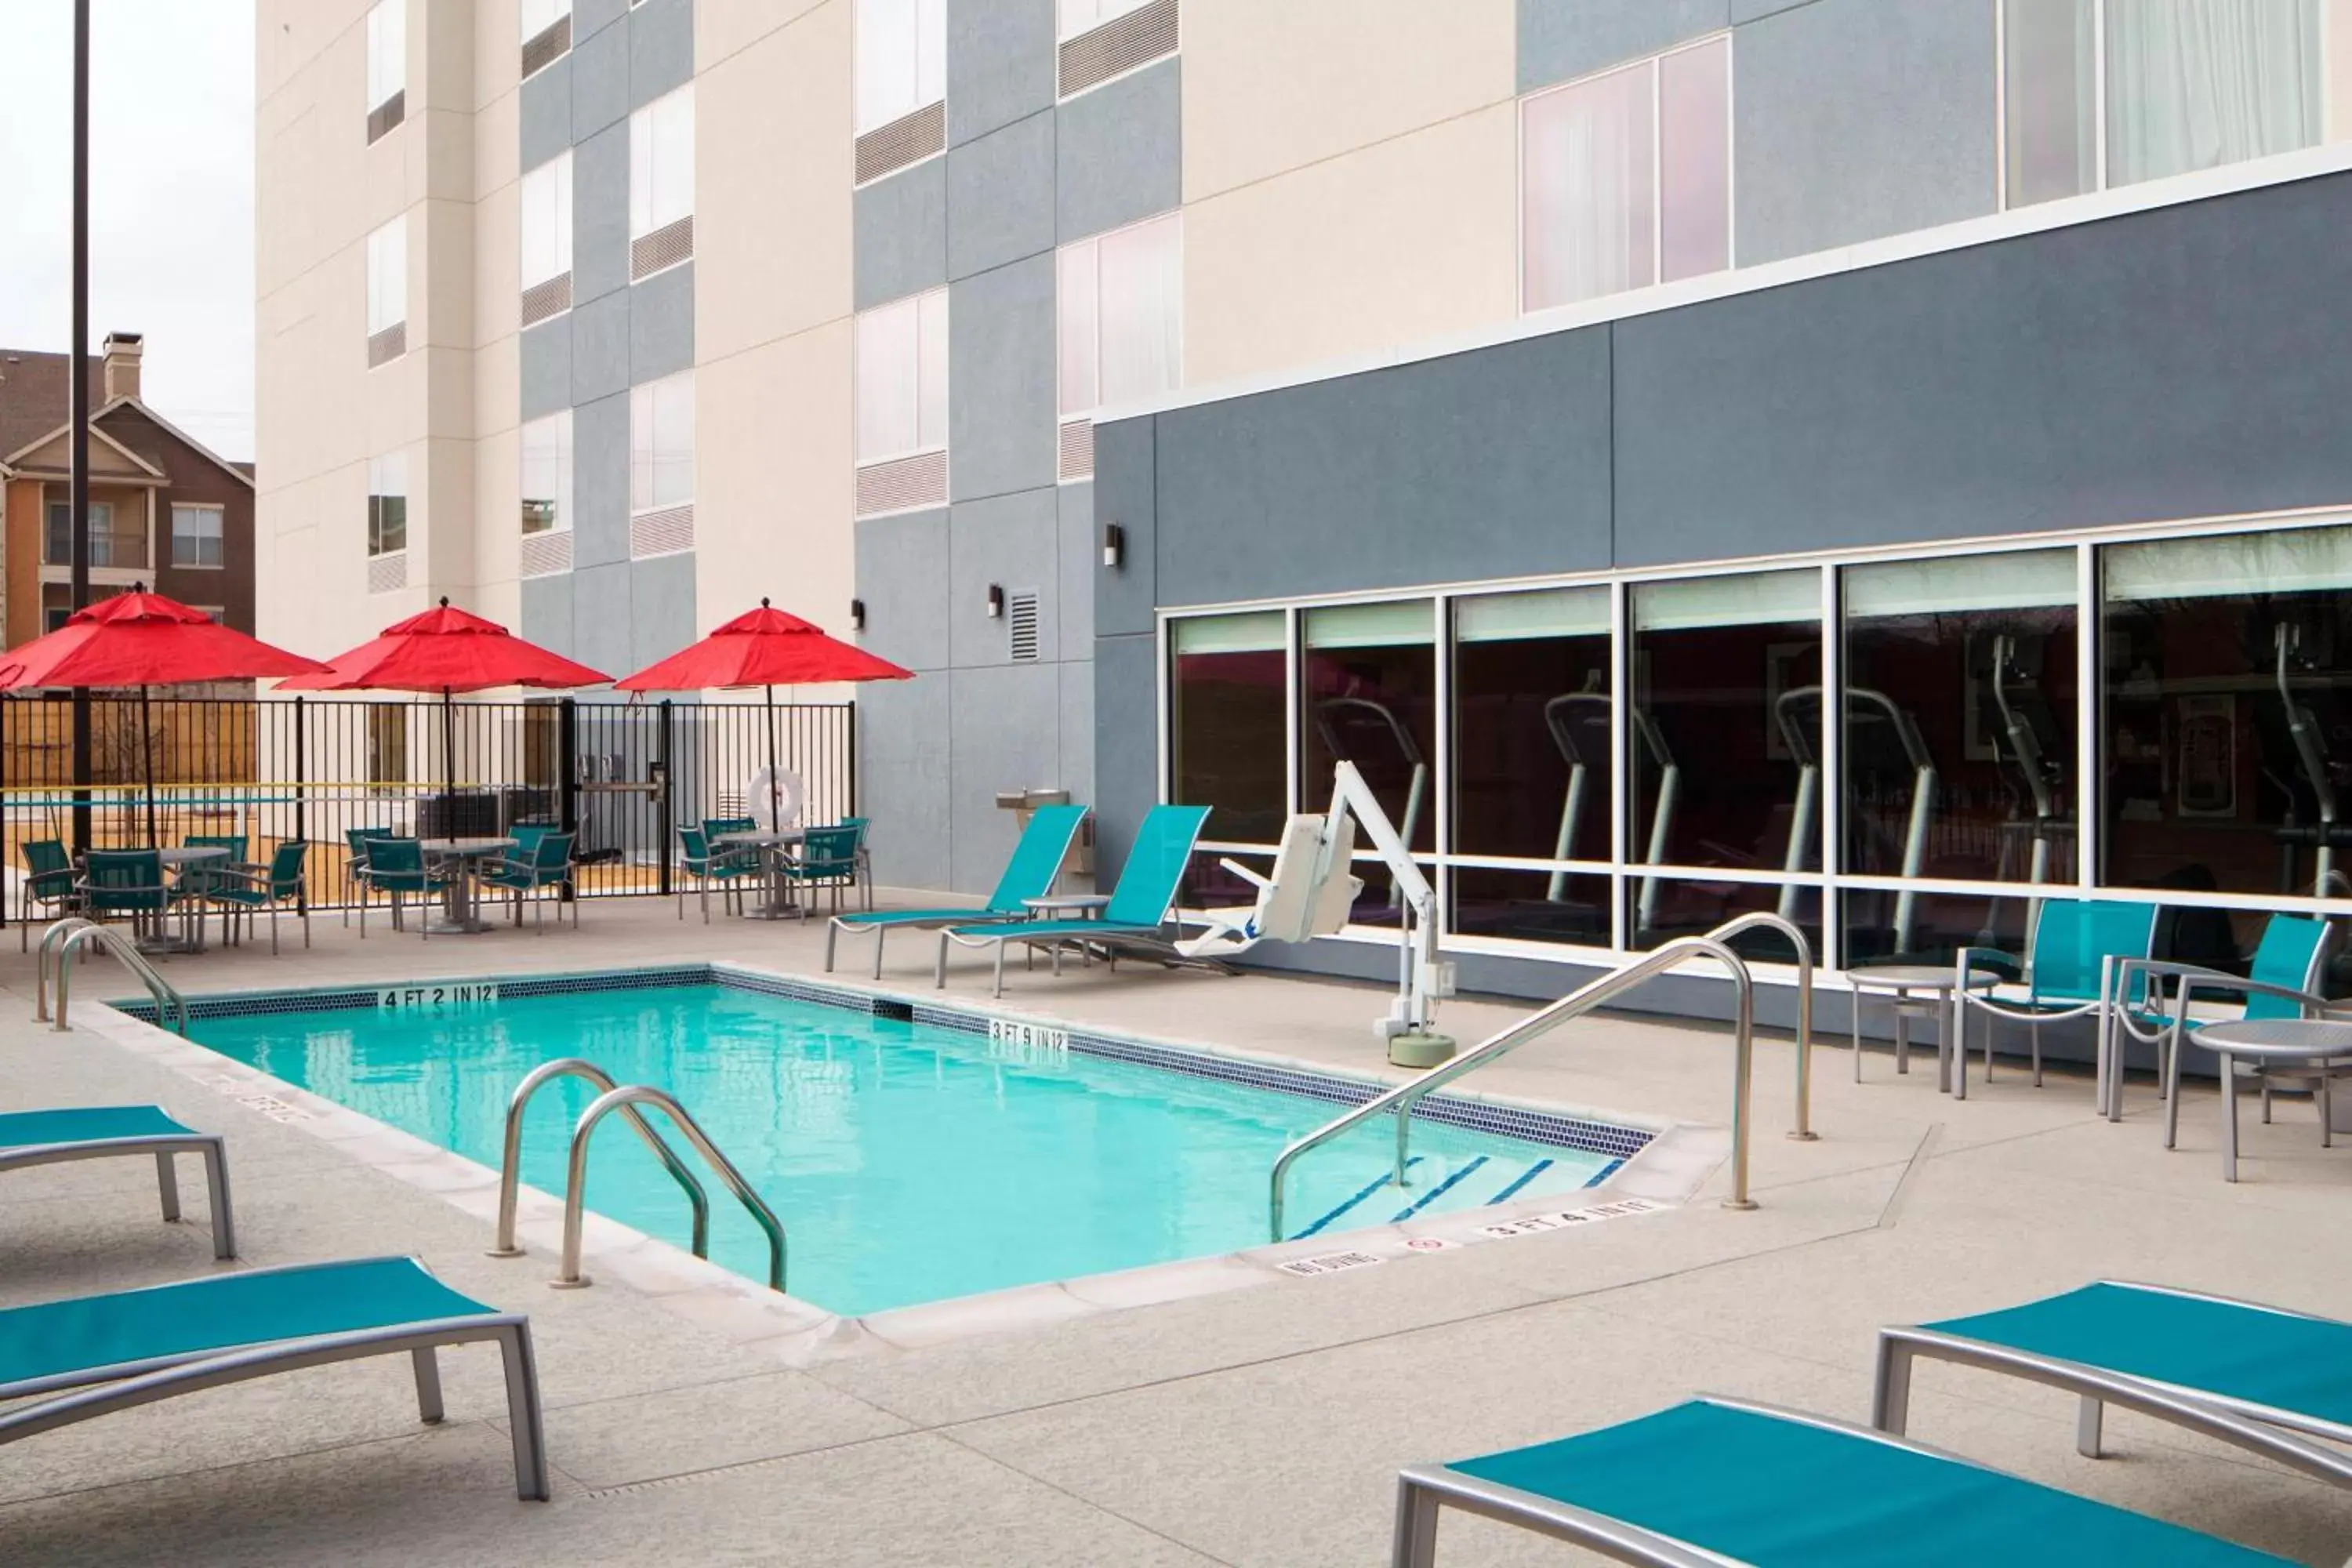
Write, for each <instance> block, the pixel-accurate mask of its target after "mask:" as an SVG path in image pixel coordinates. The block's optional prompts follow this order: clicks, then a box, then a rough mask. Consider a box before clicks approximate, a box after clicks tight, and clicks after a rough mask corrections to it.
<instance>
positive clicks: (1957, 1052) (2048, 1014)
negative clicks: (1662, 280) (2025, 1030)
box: [1952, 899, 2161, 1100]
mask: <svg viewBox="0 0 2352 1568" xmlns="http://www.w3.org/2000/svg"><path fill="white" fill-rule="evenodd" d="M2160 912H2161V911H2160V910H2159V909H2158V906H2157V905H2155V904H2143V903H2109V902H2105V901H2103V900H2094V899H2044V900H2042V903H2041V906H2040V909H2039V911H2038V912H2037V914H2036V915H2035V917H2034V921H2033V931H2032V936H2031V938H2030V939H2029V941H2028V942H2027V956H2026V963H2025V969H2024V972H2023V973H2022V974H2021V975H2020V976H2019V978H2018V982H2017V984H2019V985H2021V986H2022V987H2023V989H2024V992H2025V994H2024V995H2023V996H2015V995H2010V996H2004V995H2001V994H2000V993H1999V992H1997V991H1992V990H1988V989H1986V988H1985V987H1983V986H1982V985H1980V984H1977V982H1978V980H1979V977H1980V976H1984V975H1994V976H1998V977H2000V978H2002V979H2007V978H2008V977H2009V976H2010V975H2011V974H2012V973H2015V971H2016V963H2017V961H2016V960H2015V959H2014V958H2012V957H2011V955H2010V954H2008V953H2005V952H1996V951H1994V950H1993V949H1990V948H1982V947H1964V948H1962V949H1960V952H1959V976H1958V986H1957V987H1956V989H1955V994H1954V996H1953V1005H1954V1013H1953V1016H1954V1021H1955V1023H1956V1025H1957V1027H1956V1028H1955V1030H1954V1033H1955V1035H1956V1036H1957V1038H1956V1039H1955V1040H1954V1041H1953V1042H1952V1058H1953V1061H1952V1092H1953V1095H1954V1097H1955V1098H1957V1099H1960V1100H1966V1099H1967V1098H1968V1097H1969V1051H1968V1044H1969V1012H1970V1010H1972V1009H1973V1010H1975V1011H1978V1012H1981V1013H1984V1014H1986V1015H1987V1018H1986V1023H1985V1047H1984V1055H1985V1081H1986V1082H1988V1083H1990V1082H1991V1081H1992V1034H1993V1031H1992V1022H1991V1020H1992V1019H1994V1018H2009V1019H2013V1020H2016V1021H2018V1022H2021V1023H2024V1024H2026V1025H2028V1026H2031V1027H2032V1032H2033V1087H2034V1088H2036V1089H2040V1088H2041V1087H2042V1025H2044V1024H2047V1023H2052V1022H2054V1021H2056V1020H2058V1019H2062V1018H2085V1017H2097V1018H2099V1019H2100V1021H2101V1023H2102V1024H2103V1025H2104V1023H2105V1015H2106V1011H2107V1007H2108V1005H2109V1003H2110V1001H2111V1000H2117V1001H2122V1002H2123V1003H2124V1004H2125V1005H2134V1006H2137V1005H2144V1003H2145V1001H2146V998H2147V976H2146V975H2145V974H2141V975H2138V976H2137V977H2136V978H2135V979H2134V980H2133V981H2132V989H2131V990H2130V991H2129V992H2128V993H2126V992H2123V991H2118V990H2116V989H2115V988H2114V987H2115V984H2116V980H2115V970H2116V965H2117V964H2119V963H2122V962H2123V961H2124V960H2125V959H2127V958H2137V959H2143V960H2144V959H2146V958H2147V956H2148V950H2149V949H2150V948H2151V947H2152V946H2153V945H2154V943H2155V942H2156V921H2157V916H2158V913H2160Z"/></svg>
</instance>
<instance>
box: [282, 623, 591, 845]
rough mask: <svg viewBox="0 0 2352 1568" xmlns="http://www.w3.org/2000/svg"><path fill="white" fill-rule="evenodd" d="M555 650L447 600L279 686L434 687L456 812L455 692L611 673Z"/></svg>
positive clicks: (562, 682) (570, 681) (555, 684)
mask: <svg viewBox="0 0 2352 1568" xmlns="http://www.w3.org/2000/svg"><path fill="white" fill-rule="evenodd" d="M607 679H611V678H610V677H609V676H606V675H604V673H603V672H602V671H599V670H593V669H591V668H588V667H587V666H586V665H584V664H577V663H574V662H573V661H572V660H571V659H568V658H564V657H563V656H562V654H560V653H555V652H552V651H551V650H549V649H547V648H543V647H540V646H539V645H538V644H537V643H534V642H526V641H524V640H523V639H522V638H521V637H517V636H515V635H514V634H513V633H512V632H509V630H507V629H506V627H504V626H500V625H499V624H498V622H496V621H490V620H484V619H483V618H482V617H481V616H477V615H472V614H469V613H467V611H464V610H460V609H457V608H456V607H455V606H453V605H451V604H450V603H449V601H448V600H447V599H446V598H445V599H443V600H442V601H441V603H440V604H439V605H436V606H435V607H434V608H432V609H429V610H426V611H425V612H424V613H423V614H421V615H415V616H409V617H408V618H407V619H406V620H404V621H396V622H394V624H393V625H391V626H386V627H384V628H383V635H382V636H380V637H377V638H375V639H374V640H373V642H364V643H362V644H361V645H360V646H359V647H355V648H352V650H350V651H349V652H348V653H341V654H338V655H336V656H335V657H334V658H331V659H329V660H328V661H327V663H326V665H325V667H324V668H322V669H321V670H320V672H319V673H317V674H314V675H298V676H296V677H295V678H294V679H291V680H286V681H281V682H279V684H278V689H279V690H281V691H288V690H293V691H427V692H430V691H437V692H439V693H440V694H441V774H442V784H443V787H444V788H445V789H446V791H447V793H448V795H449V796H450V798H451V802H452V804H451V806H450V810H451V812H452V814H453V821H454V814H455V812H456V809H457V807H456V805H455V801H456V797H457V706H456V703H455V700H454V699H455V698H456V695H457V693H458V692H460V691H487V690H489V689H491V688H493V687H499V686H532V687H542V688H550V689H560V688H562V687H567V686H595V685H598V684H601V683H602V682H604V681H605V680H607Z"/></svg>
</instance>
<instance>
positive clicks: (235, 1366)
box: [0, 1258, 547, 1502]
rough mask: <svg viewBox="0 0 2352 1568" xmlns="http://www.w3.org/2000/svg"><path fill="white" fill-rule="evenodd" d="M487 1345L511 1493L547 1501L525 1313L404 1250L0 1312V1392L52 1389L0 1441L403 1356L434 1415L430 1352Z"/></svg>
mask: <svg viewBox="0 0 2352 1568" xmlns="http://www.w3.org/2000/svg"><path fill="white" fill-rule="evenodd" d="M485 1340H487V1341H489V1342H493V1343H495V1344H497V1345H498V1347H499V1351H500V1352H501V1353H502V1354H503V1355H504V1356H505V1358H506V1373H507V1416H508V1426H509V1430H510V1432H511V1435H512V1437H513V1440H514V1464H515V1492H516V1494H517V1495H518V1496H520V1497H521V1498H522V1499H523V1500H525V1501H536V1502H544V1501H545V1500H547V1445H546V1439H545V1437H544V1436H542V1433H541V1420H540V1402H539V1372H538V1368H537V1365H536V1363H534V1361H533V1359H532V1355H531V1345H530V1319H528V1318H526V1317H525V1316H523V1315H522V1314H521V1313H520V1312H501V1311H499V1310H496V1309H495V1308H491V1307H486V1306H484V1305H483V1304H482V1303H481V1302H479V1301H476V1300H471V1299H470V1298H468V1297H465V1296H461V1295H459V1294H458V1293H457V1291H455V1290H452V1289H449V1287H447V1286H446V1285H444V1284H442V1283H441V1282H440V1281H439V1280H438V1279H434V1278H433V1276H432V1275H430V1274H428V1273H426V1272H425V1266H424V1265H423V1264H421V1263H419V1262H417V1261H416V1259H415V1258H359V1259H354V1260H352V1261H349V1262H341V1263H299V1264H294V1265H292V1266H290V1267H288V1268H256V1269H250V1270H247V1271H244V1272H240V1273H235V1274H215V1275H212V1276H210V1277H209V1278H206V1279H188V1280H183V1281H181V1282H180V1283H178V1284H174V1285H158V1286H153V1287H151V1288H150V1289H144V1290H118V1291H115V1292H114V1293H112V1294H110V1295H104V1296H81V1297H77V1298H74V1299H73V1300H65V1301H43V1302H38V1303H36V1304H35V1305H32V1306H28V1307H12V1308H9V1309H7V1310H5V1311H0V1401H7V1400H21V1399H27V1398H30V1397H31V1396H34V1395H39V1394H56V1395H57V1397H55V1398H47V1399H38V1398H36V1399H33V1400H32V1402H31V1403H29V1404H22V1405H14V1406H12V1407H10V1408H8V1409H7V1410H5V1412H0V1443H9V1442H13V1441H15V1440H16V1439H17V1438H19V1437H29V1436H34V1435H35V1434H36V1433H40V1432H47V1431H49V1430H51V1429H53V1428H55V1427H58V1426H68V1425H70V1424H71V1423H73V1422H76V1421H85V1420H88V1419H89V1418H90V1417H91V1416H93V1415H109V1414H110V1413H112V1412H114V1411H117V1410H127V1409H130V1408H131V1406H133V1405H150V1404H152V1403H154V1402H155V1401H157V1400H159V1399H168V1398H170V1397H171V1396H172V1395H173V1394H194V1393H195V1392H196V1391H198V1390H199V1389H205V1388H217V1387H219V1386H220V1385H221V1384H228V1383H242V1382H244V1381H246V1380H247V1379H248V1378H255V1377H267V1376H268V1375H269V1374H270V1373H278V1372H293V1371H296V1370H298V1369H299V1368H301V1367H306V1366H322V1365H325V1364H326V1363H330V1362H339V1361H356V1360H359V1359H361V1358H362V1357H366V1356H377V1355H391V1354H394V1352H400V1351H406V1352H408V1353H409V1356H410V1358H411V1364H412V1366H413V1368H414V1370H415V1376H416V1408H417V1414H418V1415H420V1416H422V1417H423V1418H424V1419H425V1421H426V1422H428V1423H429V1422H436V1421H438V1420H440V1419H441V1414H442V1410H441V1370H440V1366H439V1363H437V1362H436V1360H435V1359H434V1352H435V1351H436V1349H437V1348H438V1347H440V1346H442V1345H459V1344H468V1343H472V1342H479V1341H485ZM97 1384H106V1385H107V1386H104V1387H99V1386H95V1385H97ZM65 1389H74V1390H79V1391H80V1392H78V1393H67V1394H61V1393H59V1391H60V1390H65Z"/></svg>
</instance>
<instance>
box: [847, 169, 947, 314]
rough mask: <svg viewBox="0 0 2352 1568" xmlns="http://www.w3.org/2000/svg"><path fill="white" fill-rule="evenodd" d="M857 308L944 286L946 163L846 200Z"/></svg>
mask: <svg viewBox="0 0 2352 1568" xmlns="http://www.w3.org/2000/svg"><path fill="white" fill-rule="evenodd" d="M851 206H852V209H853V211H854V213H855V216H856V251H857V263H856V289H857V308H858V309H859V310H870V309H871V308H873V307H874V306H876V305H886V304H888V303H889V302H890V301H891V300H903V299H905V298H906V297H907V296H908V295H909V294H919V293H921V292H922V291H923V290H924V289H936V288H938V287H939V286H940V284H942V283H945V282H946V281H947V280H948V161H947V160H946V159H945V158H933V159H930V160H929V161H928V162H926V163H918V164H916V165H915V166H914V167H913V168H911V169H908V170H907V171H905V172H904V173H902V174H893V175H891V176H890V177H889V178H888V179H887V180H877V181H876V182H875V183H874V184H870V185H866V186H865V187H863V188H862V189H860V190H859V191H858V192H857V193H856V195H855V196H853V197H852V198H851Z"/></svg>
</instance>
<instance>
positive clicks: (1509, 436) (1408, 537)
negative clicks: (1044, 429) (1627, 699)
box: [1097, 328, 1610, 605]
mask: <svg viewBox="0 0 2352 1568" xmlns="http://www.w3.org/2000/svg"><path fill="white" fill-rule="evenodd" d="M1157 423H1158V425H1159V432H1158V440H1157V452H1156V465H1157V468H1158V474H1159V482H1158V519H1157V521H1158V524H1159V537H1160V547H1159V560H1158V579H1159V580H1158V584H1157V586H1158V592H1159V596H1160V603H1161V604H1166V605H1185V604H1203V603H1212V602H1216V601H1222V600H1230V599H1254V598H1260V597H1263V596H1265V595H1268V594H1273V593H1282V592H1331V591H1339V590H1347V589H1353V588H1370V587H1378V586H1381V585H1383V584H1393V583H1399V582H1405V583H1411V582H1416V581H1427V580H1428V579H1429V578H1430V577H1431V576H1433V575H1435V576H1438V577H1441V578H1475V577H1485V576H1503V575H1511V574H1520V573H1529V572H1569V571H1580V570H1589V569H1591V568H1595V567H1601V566H1606V565H1607V564H1608V563H1609V559H1610V510H1609V509H1610V409H1609V334H1608V331H1607V329H1605V328H1586V329H1583V330H1581V331H1573V332H1562V333H1557V334H1553V335H1550V336H1547V337H1541V338H1533V339H1528V340H1525V341H1523V342H1514V343H1507V344H1503V345H1500V346H1497V347H1495V348H1491V349H1486V350H1484V351H1482V352H1480V353H1468V354H1455V355H1452V356H1449V357H1447V358H1444V359H1439V360H1432V361H1426V362H1423V363H1418V364H1414V365H1411V366H1405V367H1401V368H1399V369H1395V370H1383V371H1374V372H1371V373H1369V374H1362V375H1356V376H1349V377H1346V378H1343V379H1341V380H1338V381H1329V382H1318V383H1313V384H1308V385H1306V386H1299V387H1293V388H1289V389H1286V390H1285V391H1282V392H1277V393H1269V394H1265V395H1260V396H1256V397H1245V398H1238V399H1235V400H1234V401H1232V402H1227V403H1217V404H1206V405H1200V406H1197V407H1192V408H1184V409H1178V410H1174V411H1172V412H1171V413H1168V414H1163V415H1160V416H1158V421H1157ZM1100 460H1101V453H1100V451H1099V450H1098V451H1097V472H1098V473H1099V472H1100V471H1101V470H1100V466H1099V465H1100ZM1097 482H1100V481H1097ZM1098 510H1099V508H1098ZM1277 584H1280V586H1277Z"/></svg>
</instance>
